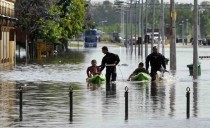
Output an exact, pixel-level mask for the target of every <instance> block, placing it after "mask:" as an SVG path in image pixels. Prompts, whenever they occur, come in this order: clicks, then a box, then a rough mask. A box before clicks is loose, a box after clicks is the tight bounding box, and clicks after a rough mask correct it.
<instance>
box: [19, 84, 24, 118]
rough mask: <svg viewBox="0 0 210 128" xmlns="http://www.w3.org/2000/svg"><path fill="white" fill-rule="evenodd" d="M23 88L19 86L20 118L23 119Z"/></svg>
mask: <svg viewBox="0 0 210 128" xmlns="http://www.w3.org/2000/svg"><path fill="white" fill-rule="evenodd" d="M22 109H23V88H22V87H21V86H20V87H19V119H20V121H22V119H23V116H22V114H23V110H22Z"/></svg>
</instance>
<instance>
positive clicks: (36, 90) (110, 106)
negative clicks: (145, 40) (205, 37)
mask: <svg viewBox="0 0 210 128" xmlns="http://www.w3.org/2000/svg"><path fill="white" fill-rule="evenodd" d="M109 49H110V52H114V53H117V54H118V55H119V56H120V58H121V62H120V64H127V65H128V66H119V67H118V68H117V72H118V77H117V80H118V82H117V86H116V90H111V91H106V89H105V85H104V84H103V85H101V86H94V85H88V84H87V83H86V80H85V79H86V68H87V67H88V66H89V65H90V60H91V59H96V60H97V61H98V63H99V64H100V62H101V58H102V57H103V54H102V53H101V48H100V47H99V48H97V49H83V48H80V49H73V50H72V52H70V53H68V56H67V57H65V58H64V57H57V58H56V59H55V58H54V59H50V60H48V61H45V62H38V63H35V62H34V63H31V64H27V65H25V64H24V65H23V64H19V65H17V66H16V68H14V69H13V70H5V71H1V72H0V79H1V82H0V117H1V118H0V125H1V127H27V128H29V127H41V128H47V127H58V128H64V127H76V128H80V127H81V128H84V127H85V128H86V127H88V128H89V127H91V128H92V127H93V128H99V127H104V128H107V127H111V128H121V127H130V128H134V127H143V128H144V127H145V128H146V127H147V128H148V127H150V128H159V127H161V128H198V127H199V128H201V127H202V128H204V127H206V128H207V127H208V126H209V124H210V123H209V119H210V118H209V115H210V110H209V109H208V108H210V102H209V101H210V100H209V98H208V94H209V92H210V87H209V85H210V78H209V73H210V68H209V64H210V60H207V59H203V60H200V62H201V69H202V75H201V76H200V77H199V79H198V80H197V81H193V79H192V76H189V70H188V68H187V65H188V64H191V63H192V61H193V60H192V56H193V54H192V48H177V72H176V73H175V75H174V76H172V73H166V74H165V80H164V81H161V82H157V83H150V82H145V83H139V82H127V81H126V79H127V78H128V76H129V75H130V73H131V72H132V71H133V70H134V69H135V68H136V67H137V65H138V63H139V62H140V61H144V58H140V57H138V56H137V55H135V54H133V55H131V54H129V52H128V53H127V52H126V50H125V49H124V48H120V47H110V48H109ZM209 54H210V53H209V48H200V49H199V55H209ZM166 57H168V58H169V49H168V48H166ZM167 68H168V69H169V67H167ZM19 86H23V88H24V92H23V115H22V116H23V119H22V121H20V120H19V93H18V88H19ZM70 86H72V87H73V88H74V92H73V100H74V101H73V107H74V109H73V121H72V122H70V121H69V95H68V93H69V87H70ZM126 86H127V87H128V88H129V94H128V96H129V115H128V120H127V121H125V105H124V102H125V98H124V93H125V87H126ZM187 87H190V89H191V96H190V98H191V99H190V101H191V104H190V119H186V96H185V95H186V88H187Z"/></svg>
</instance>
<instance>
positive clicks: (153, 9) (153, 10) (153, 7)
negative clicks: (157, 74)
mask: <svg viewBox="0 0 210 128" xmlns="http://www.w3.org/2000/svg"><path fill="white" fill-rule="evenodd" d="M155 3H156V2H155V0H153V6H152V42H151V52H152V48H153V43H154V27H155Z"/></svg>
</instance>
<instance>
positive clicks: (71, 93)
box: [69, 87, 73, 121]
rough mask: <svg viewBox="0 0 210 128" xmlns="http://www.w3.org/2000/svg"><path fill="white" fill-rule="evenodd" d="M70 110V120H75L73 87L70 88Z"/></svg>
mask: <svg viewBox="0 0 210 128" xmlns="http://www.w3.org/2000/svg"><path fill="white" fill-rule="evenodd" d="M69 111H70V115H69V116H70V121H73V88H72V87H70V88H69Z"/></svg>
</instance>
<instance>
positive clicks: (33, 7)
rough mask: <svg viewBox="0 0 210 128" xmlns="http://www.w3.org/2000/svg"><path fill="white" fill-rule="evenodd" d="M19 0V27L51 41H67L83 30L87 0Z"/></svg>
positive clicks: (17, 14)
mask: <svg viewBox="0 0 210 128" xmlns="http://www.w3.org/2000/svg"><path fill="white" fill-rule="evenodd" d="M57 1H58V0H51V1H45V0H30V1H28V0H17V1H16V12H17V13H16V17H17V18H18V22H17V27H18V28H20V29H21V30H23V31H27V32H28V33H30V34H31V33H32V34H36V35H37V36H38V38H42V39H44V40H45V41H46V42H51V43H65V42H67V41H68V40H69V39H71V38H73V37H75V36H76V35H78V34H79V33H80V32H82V31H83V23H84V17H85V11H86V8H85V0H59V2H57Z"/></svg>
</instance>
